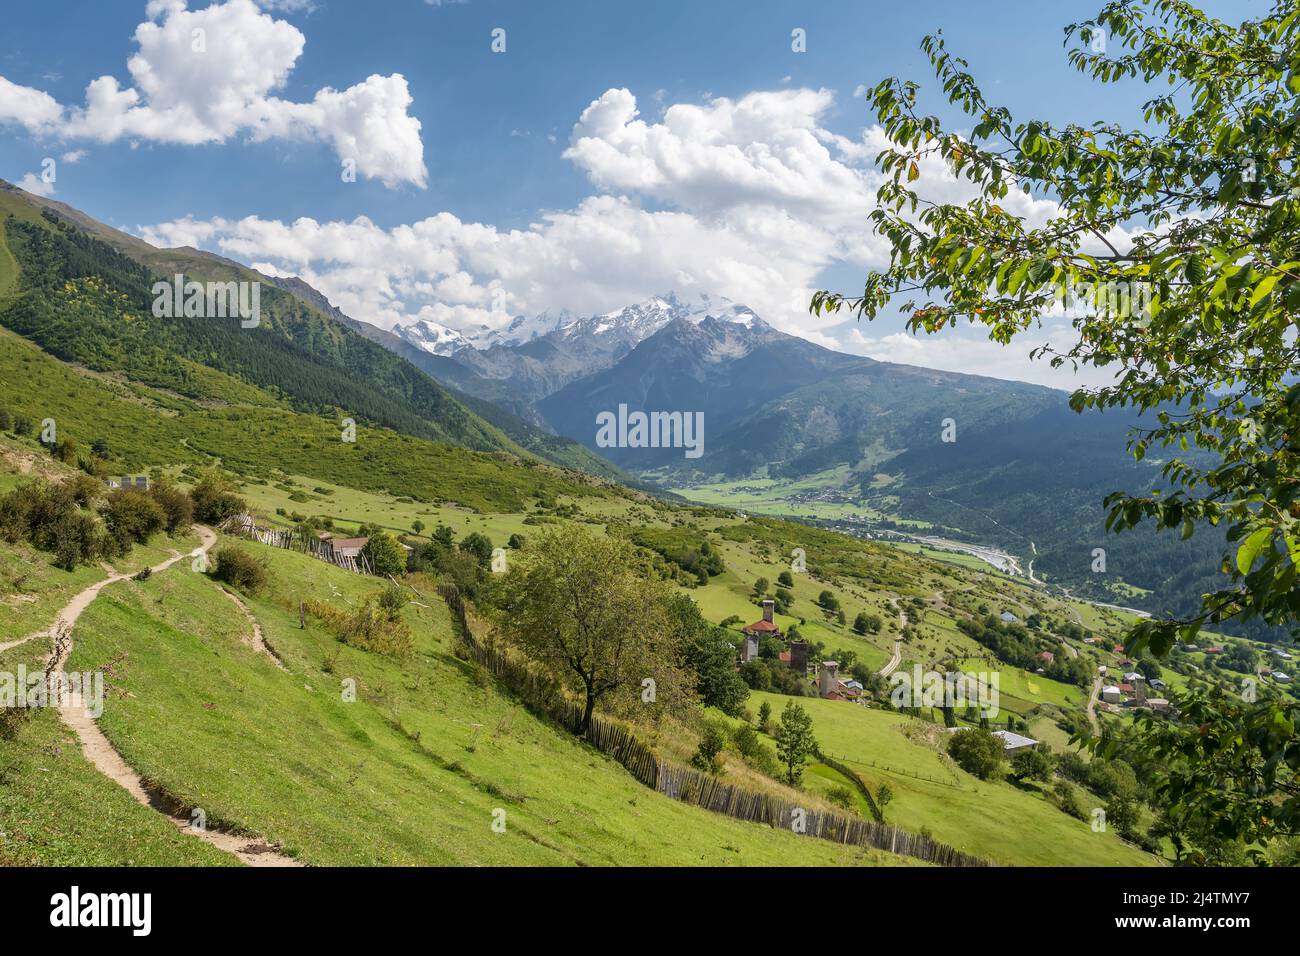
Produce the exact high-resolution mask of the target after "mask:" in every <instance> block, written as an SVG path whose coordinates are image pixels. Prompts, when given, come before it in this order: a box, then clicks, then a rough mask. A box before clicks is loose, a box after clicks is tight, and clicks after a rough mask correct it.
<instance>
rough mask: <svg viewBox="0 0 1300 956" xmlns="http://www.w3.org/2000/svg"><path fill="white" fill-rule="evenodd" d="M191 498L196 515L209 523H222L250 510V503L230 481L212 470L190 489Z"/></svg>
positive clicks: (200, 519)
mask: <svg viewBox="0 0 1300 956" xmlns="http://www.w3.org/2000/svg"><path fill="white" fill-rule="evenodd" d="M190 500H191V501H192V502H193V503H194V517H195V518H196V519H198V520H199V521H204V522H207V523H208V524H221V522H223V521H225V520H226V519H227V518H233V517H234V516H235V515H237V514H242V513H243V512H245V511H247V510H248V504H247V503H246V502H245V501H244V499H243V498H241V497H239V495H237V494H235V492H234V489H233V488H232V487H231V486H230V483H229V482H227V481H226V480H225V479H223V478H222V477H221V476H220V475H217V474H215V473H212V472H209V473H207V474H205V475H204V476H203V477H202V478H200V479H199V482H198V484H196V485H195V486H194V487H193V488H192V489H191V490H190Z"/></svg>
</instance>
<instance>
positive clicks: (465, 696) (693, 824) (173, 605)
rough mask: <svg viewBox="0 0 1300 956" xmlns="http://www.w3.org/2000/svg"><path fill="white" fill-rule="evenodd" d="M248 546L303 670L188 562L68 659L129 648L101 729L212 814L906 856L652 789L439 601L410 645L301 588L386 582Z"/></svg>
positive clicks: (325, 842)
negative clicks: (550, 711) (256, 635)
mask: <svg viewBox="0 0 1300 956" xmlns="http://www.w3.org/2000/svg"><path fill="white" fill-rule="evenodd" d="M239 546H240V547H245V548H248V549H249V550H252V551H254V552H256V553H257V554H258V555H259V556H262V557H264V558H265V559H266V560H267V561H268V563H269V569H270V579H271V581H270V585H269V586H268V588H267V589H266V591H265V592H264V593H262V594H261V595H258V596H255V597H251V598H250V597H246V600H247V602H248V604H249V607H250V609H251V610H252V611H253V613H254V614H255V615H257V617H258V619H259V621H261V623H262V626H263V629H264V632H265V636H266V640H267V642H268V643H269V644H270V645H271V646H272V647H273V648H274V649H275V650H276V652H277V653H278V654H280V655H281V656H282V657H283V659H284V660H285V663H286V665H287V666H288V668H289V671H288V672H283V671H280V670H278V669H277V668H275V667H274V665H272V664H271V663H270V662H269V661H268V660H267V659H266V658H265V657H263V656H261V655H258V654H257V653H256V652H254V651H253V650H251V649H249V648H248V647H246V646H245V645H244V644H243V643H242V641H241V634H242V629H243V628H244V627H246V626H247V625H246V622H245V621H244V619H243V618H242V615H239V614H238V613H236V612H234V609H233V608H232V605H231V604H230V602H229V601H228V600H227V599H226V598H224V597H223V596H222V595H221V594H220V592H219V591H218V590H217V589H216V588H215V586H214V585H213V584H212V582H211V581H209V580H207V579H206V577H205V576H203V575H200V574H196V573H194V572H191V571H190V570H188V566H186V567H184V568H180V567H178V568H173V569H171V570H169V571H167V572H165V573H162V574H158V575H154V576H153V577H152V578H150V579H149V580H148V581H144V582H137V581H127V582H122V583H120V584H117V585H114V586H112V587H110V588H108V589H106V590H105V592H104V593H103V595H101V597H100V599H99V600H98V601H96V602H95V604H93V605H92V606H91V607H90V609H88V610H87V611H86V612H85V614H83V616H82V618H81V621H80V623H79V626H78V636H77V645H76V650H75V652H74V655H73V660H72V662H71V665H70V666H73V667H75V668H77V669H93V668H95V667H99V666H103V665H104V664H105V663H108V662H116V663H115V664H114V669H115V671H116V672H117V673H118V674H119V676H118V677H117V678H116V679H115V680H114V684H115V686H116V687H117V689H118V690H119V691H120V692H121V693H120V694H119V695H114V696H113V697H112V698H111V699H110V701H109V703H108V705H107V706H106V709H105V713H104V716H103V718H102V719H101V722H100V725H101V727H102V729H103V730H104V732H105V734H106V735H107V736H108V737H109V739H110V740H111V741H112V742H113V744H114V746H115V747H116V748H117V749H118V750H119V752H121V753H122V755H123V756H124V757H125V759H126V760H127V762H128V763H129V764H130V765H131V766H133V767H134V768H135V769H136V770H137V771H138V772H139V773H141V774H142V775H143V776H145V777H146V778H148V779H150V780H153V781H156V782H157V783H158V784H159V785H161V786H162V787H163V789H165V790H166V791H167V792H169V793H170V794H172V795H174V796H175V797H176V798H178V799H179V800H181V801H182V803H184V804H185V805H186V806H193V807H199V808H202V809H203V811H204V812H205V813H206V814H207V816H208V819H209V820H210V821H213V822H222V823H225V824H227V825H232V826H236V827H239V828H241V829H244V830H247V831H250V832H254V833H257V834H259V835H261V836H263V837H265V838H267V839H268V840H270V841H272V842H274V843H278V844H280V845H281V846H282V847H283V848H284V850H285V851H286V852H288V853H290V854H291V855H294V856H296V857H298V858H299V859H301V860H303V861H305V862H308V863H315V864H327V865H328V864H343V865H348V864H391V865H406V864H472V865H479V864H488V865H505V864H515V865H536V864H551V865H555V864H560V865H563V864H594V865H624V864H702V865H717V864H766V865H798V864H815V865H828V864H845V865H870V864H879V863H890V864H893V863H906V862H907V861H904V860H902V859H900V858H898V857H894V856H892V855H890V854H886V853H881V852H879V851H873V850H864V849H862V848H855V847H846V846H843V845H839V844H833V843H829V842H826V841H820V840H813V839H810V838H806V837H800V836H797V835H794V834H789V833H785V832H781V831H776V830H772V829H770V828H766V827H762V826H754V825H752V824H745V823H741V822H739V821H733V820H730V819H727V818H725V817H721V816H718V815H714V814H710V813H708V812H707V811H704V810H701V809H699V808H696V807H690V806H686V805H683V804H679V803H676V802H674V801H671V800H669V799H668V798H666V797H663V796H662V795H660V794H656V793H654V792H653V791H650V790H647V789H646V788H644V787H642V786H641V785H640V784H638V783H637V782H636V781H635V780H633V778H632V777H631V776H630V775H628V774H627V773H626V772H625V771H624V770H623V769H622V768H621V767H619V766H618V765H617V764H616V763H614V762H612V761H610V760H608V759H607V758H605V757H604V756H602V755H600V754H598V753H596V752H594V751H592V750H591V749H590V748H588V747H586V746H585V745H583V744H581V743H580V742H578V741H577V740H575V739H574V738H573V737H572V736H570V735H569V734H567V733H566V732H565V731H563V730H562V729H560V728H557V727H554V726H553V725H551V724H549V723H548V722H545V721H541V720H539V719H537V718H535V717H534V716H533V715H531V714H530V713H529V712H528V711H526V710H525V709H523V708H522V707H520V706H518V705H517V704H516V703H515V702H514V701H512V700H511V699H510V698H509V696H508V695H506V694H504V693H503V692H502V691H501V689H500V688H498V687H497V686H495V685H494V683H493V682H491V681H490V680H488V679H487V678H486V677H485V676H484V675H483V674H482V672H481V671H480V670H478V669H477V668H476V667H473V666H471V665H469V664H467V663H465V662H464V661H461V660H458V659H457V658H456V657H455V656H454V655H453V654H452V640H451V629H450V620H449V618H448V615H447V612H446V609H445V607H444V606H443V605H442V604H441V602H439V601H437V600H436V599H434V600H425V601H420V602H419V603H420V604H423V605H425V606H423V607H421V606H418V605H417V604H415V603H413V604H411V605H410V606H408V607H407V609H406V610H405V611H404V612H403V614H404V615H405V617H406V619H407V621H408V623H410V624H411V626H412V628H413V630H414V633H415V634H416V649H415V652H414V654H413V655H411V657H409V658H408V659H406V660H404V661H401V662H397V661H392V660H390V659H387V658H383V657H379V656H376V655H374V654H370V653H366V652H362V651H359V650H356V649H354V648H351V647H348V646H346V645H343V644H340V643H339V642H338V641H336V640H335V639H334V637H333V636H332V635H330V634H328V633H326V632H325V631H323V630H322V629H321V628H319V627H318V626H317V625H315V624H314V623H312V624H309V626H308V627H307V628H306V629H300V628H299V627H298V617H297V602H298V600H299V599H307V598H311V599H316V600H323V601H328V602H331V603H335V604H337V605H338V606H340V607H346V606H348V605H352V606H356V605H357V604H359V603H361V602H362V601H363V600H365V598H366V597H367V596H368V595H370V594H372V593H373V592H374V591H376V590H378V588H379V587H380V584H379V582H378V581H376V580H375V579H373V578H364V577H361V576H358V575H350V574H347V573H346V572H343V571H341V570H340V569H337V568H334V567H332V566H330V565H326V564H324V563H322V562H318V561H314V560H312V559H310V558H307V557H305V556H303V555H299V554H296V553H293V552H286V551H275V550H274V549H268V548H262V547H261V546H257V545H250V544H247V543H241V544H240V545H239ZM348 681H354V682H355V688H356V699H355V701H349V700H347V699H345V695H344V694H343V690H344V689H345V688H346V687H348V686H350V685H349V684H345V682H348ZM180 727H183V728H184V733H183V734H181V733H178V732H177V728H180ZM502 821H503V822H504V832H499V831H500V823H501V822H502ZM494 822H495V823H497V824H498V825H497V827H494V826H493V824H494Z"/></svg>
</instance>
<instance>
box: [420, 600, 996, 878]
mask: <svg viewBox="0 0 1300 956" xmlns="http://www.w3.org/2000/svg"><path fill="white" fill-rule="evenodd" d="M438 593H439V594H440V595H441V596H442V598H443V600H444V601H446V602H447V607H448V608H449V609H450V610H451V612H452V618H453V621H454V623H455V626H456V630H457V632H458V636H459V638H460V641H461V644H462V647H463V649H464V651H465V652H466V654H467V655H468V656H469V657H470V658H472V659H473V660H475V661H477V662H478V663H479V664H481V665H482V666H483V667H484V668H485V669H486V670H487V671H488V672H489V673H491V674H492V675H493V676H494V677H497V678H499V679H500V680H501V681H502V682H503V683H504V684H506V686H508V687H510V688H511V689H512V690H513V691H514V692H515V693H516V694H518V695H519V696H520V698H521V699H522V700H523V701H524V703H525V704H526V705H527V706H528V707H530V709H533V710H535V711H538V712H540V713H542V714H544V715H546V716H548V717H550V718H551V719H553V720H555V721H556V722H557V723H559V724H561V725H562V726H564V727H566V728H568V729H569V730H570V731H572V732H574V733H577V732H578V731H579V728H580V727H581V726H582V715H583V710H584V708H583V705H582V703H581V702H580V701H577V700H574V699H573V698H572V697H570V696H569V695H568V694H567V693H566V691H565V690H564V688H563V687H562V686H561V685H560V684H559V683H558V682H557V681H555V680H553V679H552V678H550V677H549V676H547V675H545V674H543V673H541V672H540V670H539V669H538V668H536V667H533V666H531V665H530V664H528V663H527V662H525V661H521V660H518V659H516V658H513V657H511V656H510V655H508V654H506V653H505V652H504V651H503V650H501V649H500V648H497V647H494V646H492V645H491V644H489V643H486V642H484V641H482V640H480V639H479V638H478V637H477V636H476V635H475V634H474V631H473V630H472V628H471V627H470V618H469V610H468V608H467V607H466V604H465V599H464V596H463V595H462V594H461V593H460V591H459V589H457V587H456V586H455V585H454V584H450V583H444V584H440V585H439V587H438ZM583 739H584V740H586V741H587V743H589V744H591V745H592V746H593V747H595V748H596V749H597V750H599V751H600V752H601V753H604V754H607V755H608V756H610V757H612V758H614V759H615V760H617V761H618V762H619V763H620V764H622V765H623V766H624V767H625V768H626V769H627V770H628V772H629V773H631V774H632V776H634V777H636V779H637V780H639V781H641V783H643V784H645V785H646V786H647V787H651V788H652V789H654V790H657V791H659V792H660V793H662V794H664V795H665V796H667V797H670V798H671V799H673V800H679V801H681V802H683V803H689V804H693V805H695V806H698V807H703V808H704V809H706V810H710V811H712V812H714V813H720V814H723V815H725V816H729V817H734V818H735V819H737V820H745V821H749V822H752V823H765V824H767V825H768V826H770V827H776V828H779V829H782V830H789V831H790V832H792V833H797V834H801V835H804V836H811V837H817V838H819V839H822V840H833V841H834V842H836V843H848V844H853V845H855V846H870V847H875V848H876V849H880V850H888V851H889V852H891V853H899V854H902V855H904V856H910V857H914V858H916V859H918V860H924V861H925V862H927V863H933V864H935V865H937V866H992V865H993V864H992V863H990V862H989V861H988V860H984V859H981V858H979V857H975V856H971V855H970V854H968V853H963V852H962V851H960V850H957V849H955V848H953V847H950V846H948V845H946V844H943V843H939V842H938V841H936V840H933V839H931V838H930V837H928V836H925V835H924V834H917V833H909V832H907V831H906V830H900V829H898V828H897V827H895V826H892V825H890V824H886V823H883V822H880V821H881V820H882V819H883V816H882V815H881V814H880V810H879V808H878V807H877V806H876V803H875V800H874V799H873V798H872V797H871V794H870V791H868V790H867V789H866V784H865V783H863V782H862V781H861V779H860V778H858V776H857V774H855V773H853V772H852V771H851V770H848V769H847V768H842V765H841V766H836V764H835V763H830V762H829V761H828V762H827V763H828V766H832V767H834V768H835V769H836V770H839V771H840V772H841V773H844V774H845V776H848V777H849V779H851V780H854V781H855V782H856V783H857V784H858V785H859V786H860V788H861V789H862V791H863V792H864V793H865V795H866V797H867V801H868V805H869V806H870V807H871V812H872V815H873V816H875V817H876V819H875V820H862V819H858V818H853V817H848V816H845V815H843V814H839V813H833V812H826V811H821V810H809V809H805V808H803V807H800V806H798V805H796V804H793V803H790V802H789V801H788V800H783V799H781V798H779V797H775V796H772V795H770V794H766V793H759V792H757V791H753V790H746V789H744V788H743V787H739V786H736V785H733V784H726V783H723V782H722V781H721V780H719V779H718V778H717V777H714V776H712V775H710V774H706V773H701V772H700V771H698V770H695V769H694V768H691V767H684V766H682V765H680V764H674V763H670V762H668V761H664V760H661V759H660V758H659V757H658V756H657V755H656V754H655V752H654V751H653V750H652V749H651V748H650V747H649V746H648V745H647V744H646V743H645V742H644V741H642V740H641V739H640V738H638V737H637V736H636V734H635V733H633V732H632V730H630V729H629V728H628V727H627V726H625V725H623V724H620V723H617V722H615V721H611V720H606V719H605V718H603V717H599V716H596V717H593V718H592V720H591V726H590V727H589V728H588V729H587V732H586V733H585V734H583ZM832 759H833V758H832Z"/></svg>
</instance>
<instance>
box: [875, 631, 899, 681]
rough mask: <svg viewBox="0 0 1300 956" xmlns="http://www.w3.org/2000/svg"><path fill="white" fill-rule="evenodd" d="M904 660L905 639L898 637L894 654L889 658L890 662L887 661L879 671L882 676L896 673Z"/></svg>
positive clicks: (895, 641) (895, 639)
mask: <svg viewBox="0 0 1300 956" xmlns="http://www.w3.org/2000/svg"><path fill="white" fill-rule="evenodd" d="M902 662H903V639H902V638H901V637H896V638H894V656H893V657H891V658H890V659H889V663H887V664H886V665H885V666H884V667H882V668H880V671H879V674H880V676H881V677H888V676H889V675H890V674H892V673H894V671H896V670H897V669H898V665H899V664H901V663H902Z"/></svg>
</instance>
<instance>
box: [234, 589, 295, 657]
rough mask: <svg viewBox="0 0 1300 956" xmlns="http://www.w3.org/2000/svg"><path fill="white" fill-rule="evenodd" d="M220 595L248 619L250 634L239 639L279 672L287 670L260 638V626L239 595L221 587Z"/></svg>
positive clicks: (263, 639) (264, 640)
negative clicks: (262, 656) (269, 661)
mask: <svg viewBox="0 0 1300 956" xmlns="http://www.w3.org/2000/svg"><path fill="white" fill-rule="evenodd" d="M221 593H222V594H224V595H225V596H226V597H228V598H230V600H231V601H233V602H234V604H235V607H237V608H239V609H240V610H241V611H243V612H244V617H246V618H248V623H249V624H250V625H252V628H253V631H252V633H251V634H250V635H249V636H248V637H244V638H240V640H242V641H243V642H244V643H245V644H246V645H247V646H249V647H251V648H252V649H253V650H255V651H257V652H258V653H259V654H265V655H266V656H267V657H269V658H270V659H271V663H273V664H274V665H275V666H276V667H278V668H280V670H288V668H286V667H285V666H284V661H282V660H280V658H278V657H276V656H275V651H273V650H271V648H270V646H269V645H268V644H267V643H266V639H265V638H263V637H262V625H261V624H258V623H257V618H255V617H254V616H253V612H252V611H250V610H249V609H248V605H247V604H245V603H244V602H243V601H242V600H241V599H240V597H239V595H238V594H235V593H234V592H233V591H227V590H226V589H225V588H224V587H223V588H222V589H221Z"/></svg>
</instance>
